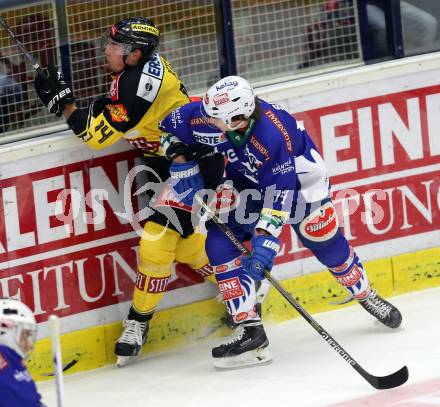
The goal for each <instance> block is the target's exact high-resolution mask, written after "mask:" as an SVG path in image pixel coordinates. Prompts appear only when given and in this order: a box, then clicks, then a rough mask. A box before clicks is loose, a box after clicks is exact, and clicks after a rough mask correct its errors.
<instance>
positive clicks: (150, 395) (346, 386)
mask: <svg viewBox="0 0 440 407" xmlns="http://www.w3.org/2000/svg"><path fill="white" fill-rule="evenodd" d="M392 302H393V303H394V304H395V305H397V306H398V307H399V308H400V310H401V312H402V314H403V324H402V327H401V328H399V329H398V330H390V329H387V328H385V327H382V326H380V325H379V323H377V322H375V320H374V319H373V318H372V317H371V316H369V314H367V313H366V312H365V311H364V310H363V309H362V308H361V307H360V306H357V305H355V306H352V307H348V308H344V309H341V310H338V311H334V312H327V313H322V314H315V315H314V318H315V319H316V320H317V321H318V322H319V323H320V324H321V325H322V326H323V327H324V329H326V330H327V331H328V332H329V333H330V334H331V335H332V336H333V337H334V338H335V339H336V340H337V341H338V342H339V343H340V344H341V345H342V346H343V347H344V348H345V350H346V351H348V352H349V353H350V354H351V356H352V357H353V358H354V359H355V360H356V361H357V362H358V363H359V364H360V365H361V366H362V367H363V368H364V369H366V370H367V371H368V372H370V373H371V374H374V375H378V376H380V375H386V374H389V373H392V372H394V371H396V370H398V369H399V368H401V367H402V366H403V365H407V366H408V369H409V381H408V382H407V383H406V384H405V385H403V386H401V387H399V388H396V389H392V390H382V391H378V390H375V389H374V388H372V387H371V386H370V385H369V384H368V383H367V382H366V381H365V380H364V379H363V378H362V377H361V376H360V375H359V374H358V373H357V372H356V371H355V370H354V369H353V368H352V367H351V366H350V365H349V364H348V363H347V362H345V361H344V360H343V359H342V358H341V357H340V356H339V355H338V354H337V353H336V352H335V351H334V350H333V349H332V348H330V346H329V345H328V344H327V343H326V342H325V341H324V340H323V339H322V338H321V337H320V336H319V335H318V334H317V332H316V331H315V330H314V329H313V328H312V327H311V326H310V325H309V324H308V323H307V322H306V321H305V320H303V319H302V318H299V319H295V320H292V321H289V322H286V323H283V324H278V325H271V326H267V327H266V331H267V334H268V336H269V340H270V343H271V344H270V349H271V352H272V354H273V357H274V360H273V362H272V364H270V365H266V366H257V367H252V368H247V369H239V370H230V371H217V370H215V369H214V368H213V367H212V364H211V357H210V352H211V347H212V346H213V345H216V344H217V343H219V340H218V339H217V340H215V341H210V342H206V341H205V342H200V344H198V345H197V346H191V347H189V348H183V349H179V350H176V351H174V352H170V353H162V354H157V355H154V356H147V357H145V358H143V359H140V360H138V361H137V362H136V363H135V364H132V365H130V366H127V367H125V368H123V369H118V368H116V367H114V366H107V367H105V368H102V369H98V370H94V371H90V372H87V373H80V374H75V375H71V376H67V377H66V378H65V402H64V407H88V406H90V407H99V406H105V407H113V406H117V407H138V406H139V407H140V406H145V407H161V406H169V407H189V406H191V407H192V406H197V407H198V406H203V407H204V406H206V407H208V406H209V407H215V406H219V407H225V406H230V407H233V406H252V407H259V406H262V407H263V406H264V407H271V406H277V407H282V406H286V407H287V406H289V407H294V406H295V407H312V406H313V407H324V406H333V407H336V406H338V407H342V406H344V407H348V406H352V407H358V406H372V407H373V406H374V407H388V406H389V407H391V406H392V407H428V406H429V407H432V406H440V340H439V337H440V317H439V312H440V288H434V289H429V290H424V291H419V292H415V293H411V294H407V295H403V296H399V297H393V298H392ZM38 387H39V389H40V391H41V394H42V396H43V400H44V402H45V403H46V404H47V405H48V407H55V406H56V402H55V391H54V383H53V382H44V383H40V384H39V385H38Z"/></svg>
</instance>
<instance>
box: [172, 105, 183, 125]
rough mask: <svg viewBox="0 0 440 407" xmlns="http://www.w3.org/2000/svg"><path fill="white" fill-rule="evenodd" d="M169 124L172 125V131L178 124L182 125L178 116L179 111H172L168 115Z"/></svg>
mask: <svg viewBox="0 0 440 407" xmlns="http://www.w3.org/2000/svg"><path fill="white" fill-rule="evenodd" d="M170 118H171V123H172V124H173V129H176V128H177V125H178V124H182V123H183V120H182V118H181V116H180V109H176V110H173V111H172V112H171V114H170Z"/></svg>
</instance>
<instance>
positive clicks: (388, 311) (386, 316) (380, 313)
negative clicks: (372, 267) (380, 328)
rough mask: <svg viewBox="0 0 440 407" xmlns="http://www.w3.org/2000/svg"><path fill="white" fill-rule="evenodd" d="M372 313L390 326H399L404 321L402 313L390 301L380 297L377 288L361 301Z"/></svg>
mask: <svg viewBox="0 0 440 407" xmlns="http://www.w3.org/2000/svg"><path fill="white" fill-rule="evenodd" d="M359 303H360V304H361V305H362V307H363V308H365V309H366V310H367V311H368V312H369V313H370V314H371V315H373V316H374V317H376V318H377V319H378V320H379V321H380V322H382V323H383V324H384V325H386V326H387V327H389V328H398V327H399V326H400V324H401V322H402V314H401V313H400V311H399V310H398V309H397V308H396V307H395V306H394V305H391V304H390V303H389V302H388V301H385V300H384V299H383V298H382V297H380V296H379V295H378V294H377V293H376V291H375V290H372V291H371V293H370V294H369V295H368V297H367V298H365V299H364V300H361V301H359Z"/></svg>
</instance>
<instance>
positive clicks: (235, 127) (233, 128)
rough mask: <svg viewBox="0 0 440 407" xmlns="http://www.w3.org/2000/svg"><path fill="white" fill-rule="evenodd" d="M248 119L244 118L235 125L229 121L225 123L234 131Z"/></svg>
mask: <svg viewBox="0 0 440 407" xmlns="http://www.w3.org/2000/svg"><path fill="white" fill-rule="evenodd" d="M246 120H247V119H245V120H242V121H241V122H240V123H238V124H237V125H236V126H233V127H232V126H231V125H230V124H228V123H225V124H226V126H227V128H228V129H229V130H230V131H234V130H237V129H238V128H239V127H240V126H241V125H242V123H243V122H245V121H246Z"/></svg>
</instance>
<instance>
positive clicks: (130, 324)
mask: <svg viewBox="0 0 440 407" xmlns="http://www.w3.org/2000/svg"><path fill="white" fill-rule="evenodd" d="M123 325H124V331H123V332H122V335H121V336H120V337H119V339H118V340H117V342H116V345H115V355H116V356H117V357H118V360H117V362H116V365H117V366H118V367H123V366H125V365H126V364H127V363H129V362H130V361H132V360H133V359H135V358H136V357H137V356H138V354H139V351H140V350H141V348H142V345H143V344H144V343H145V341H146V340H147V333H148V321H145V322H139V321H136V320H134V319H126V320H124V322H123Z"/></svg>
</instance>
